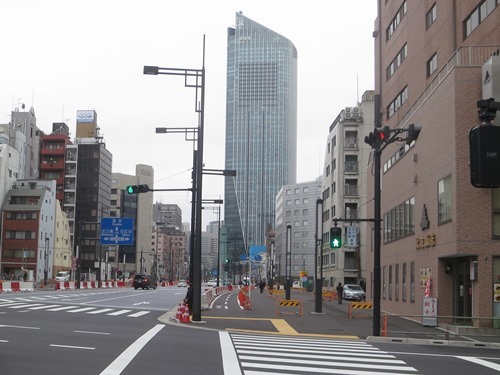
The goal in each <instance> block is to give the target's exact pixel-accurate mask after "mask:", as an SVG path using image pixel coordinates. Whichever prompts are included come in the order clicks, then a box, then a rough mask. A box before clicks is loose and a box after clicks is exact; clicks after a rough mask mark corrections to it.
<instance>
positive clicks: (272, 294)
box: [268, 289, 285, 297]
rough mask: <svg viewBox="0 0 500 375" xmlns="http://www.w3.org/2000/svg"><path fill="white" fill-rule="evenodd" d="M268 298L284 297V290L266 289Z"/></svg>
mask: <svg viewBox="0 0 500 375" xmlns="http://www.w3.org/2000/svg"><path fill="white" fill-rule="evenodd" d="M268 290H269V297H280V296H284V295H285V290H283V289H268Z"/></svg>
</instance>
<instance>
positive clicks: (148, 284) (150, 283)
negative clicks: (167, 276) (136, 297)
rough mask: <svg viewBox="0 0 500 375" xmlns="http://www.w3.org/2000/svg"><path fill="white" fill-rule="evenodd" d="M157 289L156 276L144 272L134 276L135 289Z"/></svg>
mask: <svg viewBox="0 0 500 375" xmlns="http://www.w3.org/2000/svg"><path fill="white" fill-rule="evenodd" d="M138 288H142V289H149V288H153V289H156V278H154V277H153V276H151V275H145V274H143V273H137V274H136V275H135V277H134V289H136V290H137V289H138Z"/></svg>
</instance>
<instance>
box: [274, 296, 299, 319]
mask: <svg viewBox="0 0 500 375" xmlns="http://www.w3.org/2000/svg"><path fill="white" fill-rule="evenodd" d="M280 315H298V316H302V301H301V300H298V299H278V300H276V316H280Z"/></svg>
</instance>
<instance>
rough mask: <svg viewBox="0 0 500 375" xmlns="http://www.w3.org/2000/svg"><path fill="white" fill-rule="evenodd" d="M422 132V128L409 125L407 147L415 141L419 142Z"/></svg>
mask: <svg viewBox="0 0 500 375" xmlns="http://www.w3.org/2000/svg"><path fill="white" fill-rule="evenodd" d="M420 130H422V128H421V127H420V126H418V125H415V124H410V125H408V134H407V136H406V144H407V145H409V144H411V143H412V142H413V141H416V140H417V138H418V135H419V134H420Z"/></svg>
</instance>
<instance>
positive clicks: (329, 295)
mask: <svg viewBox="0 0 500 375" xmlns="http://www.w3.org/2000/svg"><path fill="white" fill-rule="evenodd" d="M321 297H322V298H323V300H327V301H335V298H337V292H335V291H333V290H323V291H322V292H321Z"/></svg>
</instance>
